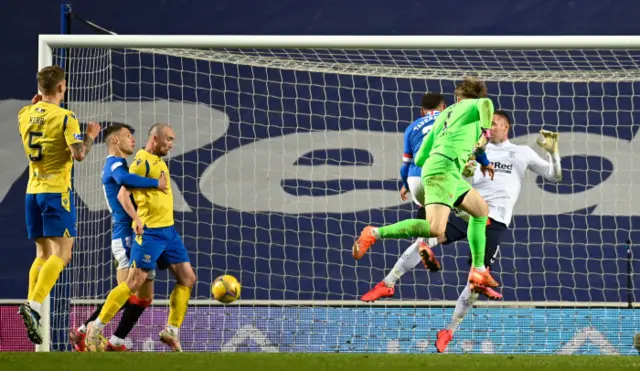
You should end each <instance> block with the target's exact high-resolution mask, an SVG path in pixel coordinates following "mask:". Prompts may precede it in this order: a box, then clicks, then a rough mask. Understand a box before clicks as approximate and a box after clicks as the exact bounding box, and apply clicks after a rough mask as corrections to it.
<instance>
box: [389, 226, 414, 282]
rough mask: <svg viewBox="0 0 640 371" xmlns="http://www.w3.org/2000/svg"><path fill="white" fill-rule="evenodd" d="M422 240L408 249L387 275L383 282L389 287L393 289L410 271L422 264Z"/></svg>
mask: <svg viewBox="0 0 640 371" xmlns="http://www.w3.org/2000/svg"><path fill="white" fill-rule="evenodd" d="M420 240H421V239H420V238H418V239H417V240H416V241H415V242H414V243H413V244H412V245H411V246H409V248H408V249H406V250H405V251H404V253H402V255H401V256H400V258H399V259H398V261H397V262H396V264H395V265H394V266H393V269H391V272H389V274H387V276H386V277H385V278H384V280H383V282H384V284H385V285H386V286H387V287H392V286H393V285H395V283H396V282H397V281H398V280H399V279H400V277H402V275H404V274H405V273H407V272H408V271H410V270H411V269H413V268H414V267H415V266H416V265H418V263H420V253H419V247H420Z"/></svg>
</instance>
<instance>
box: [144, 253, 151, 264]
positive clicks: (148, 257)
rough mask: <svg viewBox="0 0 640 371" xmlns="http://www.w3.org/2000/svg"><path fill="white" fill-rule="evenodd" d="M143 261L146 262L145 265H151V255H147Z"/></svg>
mask: <svg viewBox="0 0 640 371" xmlns="http://www.w3.org/2000/svg"><path fill="white" fill-rule="evenodd" d="M142 261H143V262H145V263H150V262H151V255H147V254H145V255H144V257H143V258H142Z"/></svg>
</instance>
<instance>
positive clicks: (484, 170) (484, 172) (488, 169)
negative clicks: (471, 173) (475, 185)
mask: <svg viewBox="0 0 640 371" xmlns="http://www.w3.org/2000/svg"><path fill="white" fill-rule="evenodd" d="M480 171H482V176H487V173H489V176H490V177H491V180H493V176H494V175H495V174H496V169H494V168H493V163H491V164H489V165H487V166H482V165H481V166H480Z"/></svg>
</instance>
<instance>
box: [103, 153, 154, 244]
mask: <svg viewBox="0 0 640 371" xmlns="http://www.w3.org/2000/svg"><path fill="white" fill-rule="evenodd" d="M102 186H103V188H104V196H105V198H106V199H107V205H108V207H109V211H110V212H111V239H112V240H115V239H119V238H125V237H131V236H132V235H133V228H132V220H131V217H129V215H128V214H127V212H126V211H125V210H124V208H123V207H122V205H121V204H120V201H118V192H120V188H121V187H122V186H125V187H127V188H157V187H158V180H157V179H150V178H144V177H141V176H138V175H135V174H130V173H129V166H128V165H127V160H126V159H124V158H122V157H117V156H107V159H106V160H105V162H104V168H103V169H102Z"/></svg>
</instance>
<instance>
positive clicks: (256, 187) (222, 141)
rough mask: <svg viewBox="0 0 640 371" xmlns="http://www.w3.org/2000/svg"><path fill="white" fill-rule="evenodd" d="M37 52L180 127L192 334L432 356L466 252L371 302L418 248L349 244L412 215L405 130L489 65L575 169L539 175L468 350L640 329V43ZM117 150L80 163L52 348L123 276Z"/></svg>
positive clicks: (124, 113)
mask: <svg viewBox="0 0 640 371" xmlns="http://www.w3.org/2000/svg"><path fill="white" fill-rule="evenodd" d="M38 52H39V54H38V55H39V61H38V66H39V68H43V67H45V66H49V65H52V64H61V65H64V67H65V69H66V70H67V71H68V73H67V77H68V87H69V91H68V99H67V103H66V104H67V108H69V109H70V110H72V111H74V112H75V113H76V115H77V116H78V118H79V119H80V121H81V122H82V123H86V122H89V121H98V122H100V123H101V124H102V125H103V127H104V126H105V125H108V124H109V123H116V122H122V123H127V124H129V125H131V126H133V127H134V128H135V129H136V133H135V136H136V140H137V146H143V145H144V143H145V141H146V132H147V130H148V128H149V127H150V125H152V124H153V123H155V122H168V123H170V124H171V125H172V126H173V127H174V129H175V131H176V134H177V139H176V141H175V143H174V149H173V150H172V152H171V153H170V155H169V158H168V161H167V163H168V164H169V167H170V172H171V178H172V189H173V190H174V206H175V211H176V227H177V229H178V231H179V232H180V233H181V235H182V236H183V240H184V242H185V245H186V246H187V249H188V250H189V256H190V258H191V262H192V264H193V266H194V269H195V270H196V274H197V276H198V282H197V284H196V286H195V287H194V290H193V295H192V300H191V307H190V309H189V311H190V312H189V314H188V315H187V318H186V320H185V323H184V325H183V328H182V329H181V338H182V342H183V347H184V348H185V349H187V350H191V351H272V352H275V351H283V352H284V351H292V352H391V353H395V352H423V351H430V347H432V343H433V340H434V336H435V333H436V332H437V331H438V330H439V329H441V328H443V326H444V325H445V324H446V323H447V322H448V321H449V319H450V316H451V313H452V311H453V306H455V303H456V298H457V295H458V293H459V292H460V291H461V290H462V288H463V287H464V284H465V278H466V272H467V271H468V264H467V256H468V254H469V253H468V245H467V244H466V243H465V242H460V243H457V244H455V245H448V246H439V247H437V248H436V249H435V250H434V251H435V252H436V254H437V255H438V257H439V258H440V260H441V262H442V263H443V272H439V273H433V274H429V273H428V272H426V271H425V270H424V268H423V267H422V266H421V265H420V266H418V267H417V268H416V269H415V270H414V271H412V272H408V273H407V274H405V276H403V277H402V279H401V280H400V282H399V284H398V285H397V290H396V295H395V297H394V298H393V299H387V300H380V301H378V302H376V303H373V304H371V303H363V302H361V301H359V300H358V299H359V298H360V296H362V295H363V294H364V293H366V292H367V291H368V290H369V289H370V288H371V287H373V285H375V284H376V283H377V282H379V281H381V280H382V278H383V277H384V276H385V275H386V273H387V272H388V271H389V270H390V269H391V268H392V267H393V264H394V263H395V261H396V259H397V258H398V257H399V256H400V255H401V253H402V252H403V251H404V249H405V248H406V247H408V246H409V244H410V243H411V241H408V240H406V241H402V240H401V241H395V240H393V241H384V243H380V244H378V245H376V246H374V247H373V248H372V249H371V251H370V252H369V253H368V255H367V256H366V257H365V258H364V259H363V260H361V261H359V262H356V261H354V260H353V259H352V258H351V244H352V243H353V240H354V239H355V238H356V236H357V234H358V233H359V231H360V229H361V228H362V227H363V226H365V225H367V224H373V225H382V224H390V223H395V222H396V221H399V220H403V219H406V218H411V217H413V216H414V215H415V209H414V206H413V205H411V204H410V203H407V202H403V201H401V200H400V197H399V195H398V191H399V185H398V178H399V176H398V170H399V167H400V165H401V161H400V157H401V151H402V145H403V143H402V140H403V133H404V129H405V128H406V127H407V125H408V124H409V123H410V122H411V121H413V120H414V119H415V118H416V117H417V115H418V114H419V99H420V97H421V96H422V94H424V93H426V92H440V93H443V94H444V95H445V98H446V99H447V104H452V103H453V98H452V92H453V89H454V87H455V84H456V83H457V82H458V81H460V80H461V79H463V78H464V77H467V76H476V77H478V78H480V79H482V80H484V81H485V82H486V83H487V86H488V90H489V96H490V97H491V98H492V99H493V101H494V104H495V106H496V107H497V108H500V109H504V110H506V111H507V112H509V113H510V114H511V115H512V118H513V119H514V124H515V125H514V130H513V131H512V133H511V136H512V140H513V141H514V142H515V143H518V144H529V145H532V146H534V142H535V138H536V137H537V135H538V132H539V130H540V129H542V128H545V129H548V130H554V131H559V132H560V133H561V135H560V138H561V139H560V140H561V146H560V149H561V156H563V167H564V168H565V169H567V170H566V172H567V173H566V174H565V177H564V178H565V182H564V183H562V184H560V185H552V184H547V183H545V182H544V181H542V180H540V179H537V178H536V177H535V176H534V175H533V174H532V173H531V174H528V175H527V177H526V178H525V179H526V180H525V183H524V184H523V189H522V192H521V196H520V200H519V201H518V203H517V205H516V209H515V211H514V220H513V222H512V223H511V225H510V229H509V233H508V236H507V238H506V239H505V243H504V244H503V245H501V246H500V251H501V257H500V258H499V261H498V263H497V265H496V269H495V277H496V278H497V279H498V281H500V282H501V283H502V287H501V288H500V290H501V291H502V292H503V293H504V295H505V300H504V301H501V302H486V301H480V302H478V303H477V308H476V309H474V311H472V313H470V314H469V316H468V318H467V319H465V321H464V322H463V325H462V327H461V329H460V331H459V332H458V333H457V334H456V340H455V341H454V342H456V344H454V343H452V346H451V352H489V353H491V352H495V353H556V352H559V353H572V352H573V353H592V354H596V353H613V354H618V353H627V352H628V349H626V348H623V347H622V344H626V343H630V341H631V340H629V339H630V338H632V337H633V333H634V331H635V329H634V326H635V327H638V326H639V325H640V317H639V316H637V315H636V314H635V312H634V311H633V310H632V308H634V307H636V306H637V303H636V300H635V296H634V293H635V288H634V285H633V277H632V274H633V266H634V262H633V244H632V234H633V231H634V225H637V223H638V222H640V220H638V219H637V218H636V217H635V216H633V215H634V213H635V212H636V210H638V207H640V201H637V198H636V197H633V196H634V194H637V193H639V192H640V170H637V169H638V167H636V166H635V162H634V157H635V156H636V155H637V151H636V150H635V146H636V144H635V142H636V141H635V139H634V137H635V132H636V125H638V124H640V121H638V122H636V119H640V117H638V116H637V113H636V104H640V98H636V95H637V94H636V91H637V90H636V89H637V88H640V68H639V67H640V65H639V63H638V61H639V60H640V37H635V36H632V37H628V36H624V37H622V36H237V35H219V36H176V35H158V36H151V35H40V37H39V43H38ZM534 148H537V147H535V146H534ZM639 150H640V149H639ZM105 157H106V148H105V146H104V144H103V143H102V142H101V141H98V142H97V143H96V145H95V146H94V149H93V151H92V152H91V154H90V157H89V158H88V159H87V160H86V161H85V162H83V163H79V164H77V165H76V167H75V169H74V187H75V193H76V197H77V201H76V205H77V208H78V211H77V213H78V238H77V240H76V241H77V242H76V246H74V252H73V254H74V255H73V259H72V262H71V264H70V265H69V266H68V267H67V269H65V271H64V272H63V274H62V277H61V279H60V281H59V284H58V285H56V287H55V288H54V291H53V292H52V295H51V296H52V299H51V300H50V301H47V304H49V302H50V304H51V305H50V306H49V305H45V306H43V311H44V313H43V319H44V320H43V327H44V334H45V343H44V344H43V345H42V346H41V347H39V348H38V350H40V351H48V350H49V349H52V350H66V349H68V348H67V347H66V332H67V330H68V329H69V328H70V327H75V326H78V325H79V324H81V323H82V322H83V321H84V319H85V318H86V317H87V316H88V315H89V314H90V313H91V311H92V310H93V308H95V306H96V305H97V304H99V303H101V302H102V301H103V300H104V298H105V297H106V294H107V293H108V292H109V290H110V289H111V288H112V287H113V286H114V283H115V278H114V277H115V270H114V268H113V264H112V258H111V256H110V249H109V244H110V232H109V231H110V218H109V215H108V211H107V207H106V202H105V200H104V196H103V192H102V186H101V183H100V172H101V171H102V166H103V163H104V158H105ZM636 180H637V182H636ZM635 202H639V205H635ZM224 273H226V274H232V275H234V276H235V277H237V278H238V280H239V281H240V282H241V284H242V289H243V291H242V296H241V299H240V300H238V301H237V302H236V303H233V304H231V305H222V304H220V303H218V302H216V301H214V300H212V299H211V295H210V284H211V282H212V281H213V279H215V277H217V276H219V275H221V274H224ZM172 287H173V281H172V279H171V278H170V276H169V275H167V273H166V272H159V275H158V278H157V280H156V286H155V289H156V295H155V298H156V299H155V301H154V303H153V306H152V307H151V308H150V309H149V310H148V311H147V312H145V314H144V315H143V317H142V318H141V320H140V323H139V325H138V327H137V328H136V329H134V331H133V332H132V334H131V336H130V338H131V340H129V343H128V346H129V348H131V349H134V350H147V351H160V350H163V348H162V345H161V344H160V343H159V341H157V340H158V339H157V333H158V332H159V331H160V329H161V327H162V326H163V325H164V321H166V315H167V313H168V309H167V306H168V300H167V299H168V296H169V294H170V292H171V289H172ZM118 318H119V317H117V318H116V319H115V320H114V321H113V323H112V324H111V326H113V324H116V323H117V319H118ZM621 318H623V319H624V320H620V319H621ZM110 331H112V327H107V329H106V331H105V334H109V335H110ZM628 338H629V339H628ZM575 339H579V340H580V339H582V340H581V341H582V342H581V343H580V342H579V341H578V340H575ZM572 341H573V342H572ZM576 341H577V342H576ZM578 343H579V344H578ZM567 344H572V345H571V346H570V347H569V346H568V345H567ZM575 344H578V345H575Z"/></svg>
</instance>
